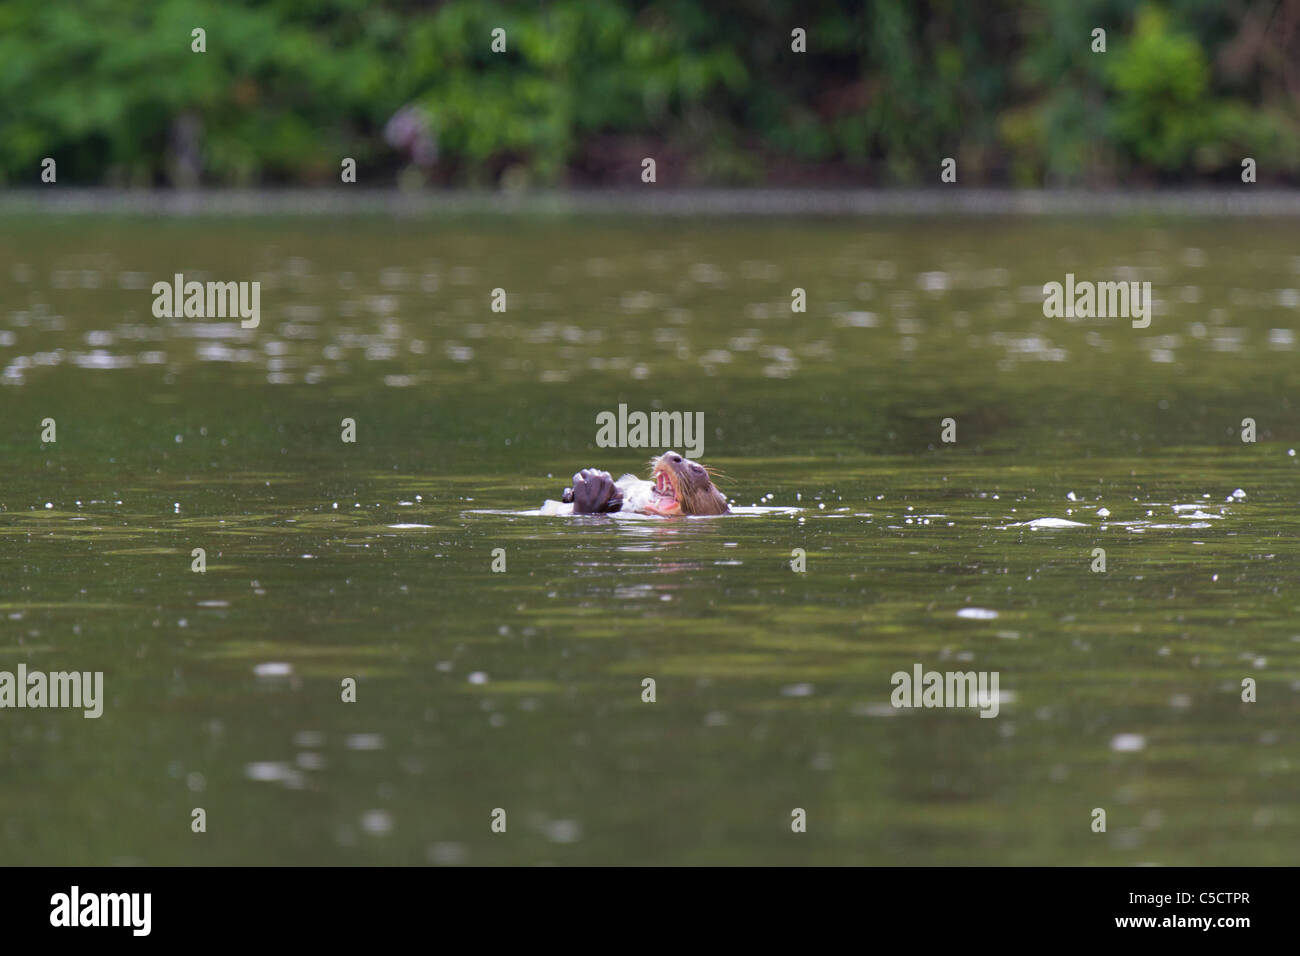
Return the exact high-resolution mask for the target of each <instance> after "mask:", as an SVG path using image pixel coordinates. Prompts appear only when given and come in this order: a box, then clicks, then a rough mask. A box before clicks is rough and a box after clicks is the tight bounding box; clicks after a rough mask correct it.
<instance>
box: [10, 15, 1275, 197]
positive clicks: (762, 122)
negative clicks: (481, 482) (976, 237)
mask: <svg viewBox="0 0 1300 956" xmlns="http://www.w3.org/2000/svg"><path fill="white" fill-rule="evenodd" d="M1297 7H1300V0H1287V2H1285V3H1282V4H1276V3H1241V4H1234V5H1225V4H1220V3H1215V2H1212V0H1171V2H1168V3H1165V4H1163V5H1155V4H1150V3H1137V2H1131V0H1045V2H1042V3H1035V4H1024V3H1009V2H1002V0H988V2H981V3H979V4H969V3H964V2H959V0H929V2H914V0H871V2H865V3H864V2H861V0H840V2H833V0H812V2H795V0H767V2H764V3H752V2H740V0H719V2H709V3H703V2H700V0H551V2H548V3H545V4H539V3H535V2H518V3H499V2H480V0H449V2H443V3H433V4H430V3H424V2H417V0H310V2H307V0H192V2H191V0H185V2H182V0H161V2H147V3H146V2H140V0H77V2H53V3H51V2H47V0H8V2H7V3H5V4H4V5H2V6H0V103H3V106H0V182H4V183H6V184H8V185H18V184H24V185H26V184H35V183H37V182H38V181H39V169H40V163H41V160H42V159H43V158H44V157H47V156H50V157H54V158H55V159H56V161H57V162H58V173H59V180H58V181H59V182H60V183H82V184H110V185H161V184H190V183H194V182H202V183H207V184H212V185H276V184H320V183H327V182H337V181H338V178H339V168H340V165H339V164H340V162H341V160H342V158H343V157H353V158H355V159H356V161H357V164H358V167H359V172H360V175H359V181H360V182H361V183H363V184H366V185H391V184H392V183H393V182H394V181H395V180H398V179H400V178H407V179H410V180H413V181H416V182H419V181H427V182H431V183H439V184H448V185H502V186H506V187H515V186H523V185H527V184H557V183H558V184H564V183H568V184H593V183H599V184H628V185H631V184H635V183H638V182H639V172H640V161H641V158H642V157H644V156H654V157H655V158H656V160H657V163H658V178H659V182H661V183H673V184H697V185H698V184H725V185H759V184H775V183H793V184H800V183H818V184H828V183H839V184H860V185H895V184H909V183H931V182H937V175H938V170H939V164H940V160H941V159H942V158H943V157H946V156H953V157H955V158H956V159H957V160H958V165H959V179H960V181H961V182H962V183H963V184H971V185H974V184H981V183H1004V184H1011V185H1018V186H1037V185H1062V184H1081V185H1083V184H1086V185H1115V184H1119V185H1135V184H1151V183H1156V182H1178V181H1183V182H1186V181H1192V180H1217V181H1223V182H1233V181H1239V176H1240V163H1241V159H1242V158H1243V157H1245V156H1251V157H1253V158H1254V159H1255V160H1256V161H1257V162H1258V164H1259V170H1260V172H1259V176H1260V180H1261V181H1265V182H1267V181H1272V182H1294V181H1296V180H1297V178H1300V122H1298V112H1300V93H1298V92H1297V90H1296V89H1295V88H1294V83H1292V85H1291V86H1290V87H1288V84H1287V80H1286V72H1287V64H1288V63H1290V62H1293V61H1294V59H1295V53H1294V50H1295V46H1296V44H1297V43H1300V15H1297V9H1296V8H1297ZM196 27H201V28H203V29H204V30H205V31H206V52H204V53H194V52H191V31H192V30H193V29H194V28H196ZM1099 27H1100V28H1102V29H1104V30H1105V31H1106V44H1107V49H1106V52H1105V53H1098V52H1094V51H1093V45H1094V42H1093V37H1092V33H1093V30H1094V29H1096V28H1099ZM497 28H500V29H503V30H505V46H506V49H505V51H504V52H493V51H492V49H491V44H492V31H493V30H494V29H497ZM795 28H802V29H804V30H806V31H807V53H796V52H793V51H792V49H791V31H792V30H793V29H795ZM404 107H414V108H415V110H416V111H417V112H412V113H407V114H406V115H407V116H408V117H412V116H420V117H423V119H422V121H421V122H422V123H423V124H424V126H425V127H426V128H427V137H426V139H427V141H428V142H429V143H436V159H434V157H433V154H432V153H431V152H430V151H425V153H424V154H423V155H421V154H419V153H418V151H416V150H414V149H412V148H411V141H398V142H394V141H393V139H394V137H393V136H391V135H390V136H388V137H386V136H385V129H386V126H388V125H389V122H390V120H391V119H392V118H393V117H394V115H395V114H398V113H399V111H401V110H403V108H404ZM391 132H392V131H391V130H390V133H391ZM399 140H400V138H399Z"/></svg>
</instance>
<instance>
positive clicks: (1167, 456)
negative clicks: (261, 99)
mask: <svg viewBox="0 0 1300 956" xmlns="http://www.w3.org/2000/svg"><path fill="white" fill-rule="evenodd" d="M1284 225H1285V224H1278V223H1236V224H1228V225H1224V224H1222V223H1215V224H1212V225H1204V226H1202V225H1198V224H1196V223H1194V222H1180V223H1178V224H1160V223H1147V222H1141V223H1128V224H1119V223H1106V224H1101V223H1098V224H1093V225H1089V226H1087V227H1079V226H1077V225H1075V224H1073V223H1065V222H1059V223H1054V222H1051V221H1039V222H1032V223H1031V222H1026V221H1002V220H988V221H985V222H979V221H964V222H959V223H951V222H945V223H943V224H938V223H920V222H908V221H903V220H898V221H889V222H885V221H855V222H847V221H845V222H836V221H829V220H828V221H822V222H818V223H816V224H803V223H797V222H771V223H764V222H755V221H746V222H744V223H737V224H734V225H729V224H726V223H715V224H711V225H706V224H699V225H688V224H686V223H683V222H663V221H646V222H640V221H637V222H631V221H629V222H624V223H621V224H620V223H614V222H611V221H606V222H604V223H602V224H598V225H580V224H576V223H572V222H567V221H561V220H555V221H532V220H528V221H518V222H506V221H502V222H498V223H495V224H493V223H491V222H489V223H487V224H483V223H476V224H473V225H467V224H464V223H461V224H459V225H456V224H451V225H447V226H441V227H430V226H429V225H428V224H414V223H396V224H395V223H388V222H378V221H367V220H360V219H359V220H351V221H348V222H346V223H335V222H326V221H317V220H285V221H279V222H264V221H259V222H256V223H226V222H222V221H220V220H197V221H193V222H187V223H178V222H171V221H157V222H144V221H140V222H132V221H119V220H108V219H87V220H82V221H69V222H66V223H57V222H55V223H50V222H39V221H31V222H24V221H22V220H14V221H11V222H9V223H8V225H7V227H6V230H5V232H4V233H3V234H2V235H0V252H3V256H2V257H0V258H2V259H3V261H4V262H5V263H6V266H5V267H4V268H3V270H0V395H3V397H4V405H3V408H4V420H5V428H4V429H3V430H0V442H3V449H2V450H3V452H4V456H3V464H0V581H3V583H4V591H3V594H0V624H2V625H3V631H2V632H0V648H3V654H0V670H6V669H7V670H12V669H13V668H14V667H15V666H16V665H17V664H18V663H20V662H23V663H27V664H28V665H30V666H32V667H36V666H38V665H39V666H40V667H42V668H44V669H47V670H54V669H61V668H76V669H79V670H103V671H104V673H105V692H106V697H107V700H106V703H105V710H104V715H103V717H102V718H100V719H99V720H97V721H84V720H81V719H80V718H79V717H77V718H70V717H69V716H68V715H67V714H66V713H61V712H57V711H31V710H29V711H22V712H17V711H6V712H5V713H4V716H3V717H2V718H0V753H3V754H4V758H3V762H0V862H9V863H13V862H36V861H40V862H46V863H115V862H145V863H162V864H182V863H184V864H198V863H236V862H246V863H264V862H282V863H307V864H311V863H411V864H423V863H433V864H437V865H454V864H464V863H470V864H474V863H543V862H561V863H563V862H600V863H609V862H648V863H700V862H715V863H748V862H761V863H797V862H815V863H850V862H858V863H860V862H874V863H898V864H919V863H964V864H969V863H987V862H996V863H1029V862H1040V863H1069V862H1083V863H1109V862H1115V863H1123V864H1137V863H1164V864H1185V863H1207V864H1208V863H1283V862H1288V863H1289V862H1291V860H1290V857H1289V855H1288V853H1289V847H1290V846H1293V845H1294V843H1295V841H1296V839H1297V836H1300V815H1298V814H1297V811H1296V810H1295V808H1294V794H1295V792H1296V790H1297V784H1298V783H1300V780H1298V779H1297V775H1298V774H1300V757H1297V751H1296V747H1295V740H1294V733H1293V728H1294V727H1295V726H1296V719H1297V717H1298V716H1300V626H1297V616H1296V608H1295V601H1294V597H1293V596H1292V591H1293V586H1294V582H1295V581H1296V580H1297V576H1298V572H1300V567H1298V566H1297V557H1296V553H1295V549H1294V548H1293V547H1292V546H1291V542H1293V541H1295V540H1296V538H1297V532H1298V531H1300V522H1298V521H1297V515H1296V504H1297V501H1298V500H1300V495H1297V493H1296V477H1297V472H1296V469H1297V467H1298V463H1297V458H1296V455H1295V451H1294V449H1295V448H1296V447H1297V445H1300V418H1298V417H1297V412H1296V408H1295V404H1294V400H1293V395H1294V394H1295V384H1296V381H1295V370H1294V369H1295V363H1294V357H1295V356H1294V350H1295V329H1296V327H1297V325H1298V324H1300V319H1298V317H1297V310H1300V291H1297V287H1300V259H1298V258H1297V257H1296V256H1295V254H1294V252H1293V249H1292V246H1293V243H1292V242H1291V241H1290V235H1289V232H1288V230H1287V229H1286V228H1284ZM177 272H181V273H184V274H185V275H186V277H187V278H190V277H192V278H194V279H196V280H200V281H203V280H206V279H208V278H220V279H232V280H233V279H237V280H240V281H245V280H254V281H260V282H262V292H261V303H262V322H261V325H260V327H259V328H257V329H242V328H240V325H239V323H238V322H237V321H223V320H220V319H155V318H154V317H153V316H152V314H151V310H150V306H151V303H152V295H151V293H150V287H151V285H152V283H153V282H154V281H158V280H168V279H170V277H171V276H172V275H173V274H174V273H177ZM1067 272H1074V273H1076V274H1079V275H1087V276H1089V277H1092V278H1096V279H1099V280H1106V279H1116V280H1119V279H1123V280H1126V281H1127V280H1131V281H1150V282H1151V283H1152V289H1153V294H1154V299H1155V301H1154V309H1153V313H1154V317H1153V321H1152V324H1151V327H1150V328H1148V329H1133V328H1131V327H1130V326H1129V325H1128V324H1127V323H1126V322H1122V321H1121V322H1112V321H1108V320H1083V319H1076V320H1070V319H1046V318H1044V316H1043V314H1042V309H1041V304H1042V284H1043V283H1045V282H1048V281H1059V280H1060V278H1061V277H1062V276H1064V275H1065V274H1066V273H1067ZM495 288H503V289H505V290H506V294H507V302H508V306H507V309H506V311H505V312H493V311H492V309H491V292H492V290H493V289H495ZM794 288H802V289H804V290H806V292H807V300H808V311H807V312H806V313H793V312H792V311H791V290H792V289H794ZM623 402H626V403H627V404H628V405H629V406H630V407H634V408H647V409H649V408H663V409H683V410H691V411H701V412H703V414H704V417H705V424H706V429H707V432H708V434H707V447H708V453H707V454H706V456H705V460H706V463H707V464H709V465H710V466H714V467H720V468H722V469H723V470H724V471H726V472H727V473H729V474H730V475H731V476H732V478H733V479H734V481H733V482H732V483H731V484H727V485H724V490H725V491H726V493H727V494H728V495H729V496H730V497H731V498H732V499H734V501H735V502H737V507H736V508H735V509H734V514H733V515H730V516H724V517H718V518H707V519H704V518H702V519H661V518H650V517H644V516H634V515H618V516H615V517H612V518H609V517H598V518H593V517H586V518H572V517H570V518H559V517H542V516H540V515H539V514H538V513H537V508H538V506H539V505H540V503H541V502H542V501H544V500H545V499H546V498H548V497H555V496H557V495H558V493H559V490H560V489H561V488H562V487H563V484H564V482H565V479H566V477H567V476H568V475H571V474H572V473H573V471H574V470H576V469H577V468H579V467H584V466H589V465H595V466H599V467H604V468H607V469H610V470H612V471H614V472H615V473H619V472H621V471H624V470H633V471H639V470H641V469H642V468H643V465H644V461H645V458H646V457H647V456H648V455H649V454H650V453H652V452H654V451H657V449H621V450H619V449H598V448H596V447H595V442H594V439H595V432H596V426H595V419H596V415H597V414H598V413H599V412H600V411H602V410H606V409H612V408H617V407H618V405H619V404H620V403H623ZM948 417H952V418H953V419H955V421H956V422H957V442H956V443H955V444H947V443H944V442H943V441H942V440H941V437H940V422H941V420H942V419H944V418H948ZM1247 417H1249V418H1252V419H1253V420H1254V421H1255V422H1257V423H1258V431H1259V441H1258V442H1256V443H1243V442H1242V441H1241V440H1240V437H1239V436H1240V430H1241V428H1242V427H1243V426H1242V420H1243V419H1244V418H1247ZM46 418H52V419H54V420H55V421H56V422H57V428H58V432H57V440H56V441H48V442H43V441H42V440H41V423H42V421H43V420H44V419H46ZM344 418H351V419H353V420H354V421H355V423H356V434H357V441H356V442H355V443H345V442H343V441H342V440H341V437H340V436H341V421H342V419H344ZM196 548H203V549H204V550H205V552H206V570H205V571H204V572H203V573H196V572H195V571H193V570H192V561H193V560H194V558H193V550H194V549H196ZM495 549H502V550H503V552H504V560H505V569H504V570H503V571H494V570H493V561H494V557H493V552H494V550H495ZM1096 549H1102V550H1104V552H1105V570H1104V571H1098V570H1095V569H1094V568H1095V565H1096V561H1097V558H1096ZM796 551H802V553H803V555H804V557H803V566H804V567H805V568H806V570H804V571H803V572H798V571H795V570H793V569H792V568H793V563H792V562H793V556H794V555H795V552H796ZM916 664H921V665H922V666H923V667H925V668H927V669H939V670H963V671H964V670H979V671H984V670H989V671H997V672H998V673H999V674H1000V677H1001V683H1000V692H999V703H1000V712H999V715H998V717H997V718H996V719H991V720H981V719H978V718H977V717H976V715H975V714H974V713H973V712H969V711H960V710H943V709H933V710H926V709H907V710H897V709H895V708H893V707H892V706H891V705H890V691H891V684H890V675H891V674H892V673H894V672H895V671H898V670H910V669H911V668H912V667H913V666H914V665H916ZM348 678H350V679H352V680H354V681H355V685H356V699H355V703H345V702H344V701H343V700H342V682H343V681H344V680H345V679H348ZM647 678H650V679H653V681H654V683H655V698H654V701H653V703H651V702H647V701H646V700H645V699H643V694H644V687H645V685H644V683H643V682H644V681H645V680H646V679H647ZM1246 678H1250V679H1252V680H1253V681H1255V683H1256V685H1257V699H1256V701H1255V702H1254V703H1245V702H1243V701H1242V686H1243V680H1244V679H1246ZM884 718H888V719H884ZM198 806H202V807H204V808H205V809H206V810H207V812H208V819H209V832H208V833H207V834H203V835H199V834H193V833H191V831H190V829H189V824H190V813H191V810H192V809H193V808H195V807H198ZM795 807H802V808H805V809H806V810H807V811H808V818H809V828H808V832H807V833H806V834H802V835H800V837H799V838H798V839H797V840H791V838H790V832H789V820H790V812H791V809H792V808H795ZM1095 807H1104V808H1106V809H1107V813H1108V818H1109V821H1110V832H1108V833H1105V834H1096V833H1093V832H1092V831H1091V829H1090V826H1089V824H1090V822H1091V811H1092V809H1093V808H1095ZM497 808H501V809H503V810H505V811H506V813H507V815H508V820H509V823H508V828H507V831H506V833H505V834H496V833H493V832H492V830H491V822H492V814H493V811H494V810H495V809H497Z"/></svg>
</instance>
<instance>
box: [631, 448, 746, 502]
mask: <svg viewBox="0 0 1300 956" xmlns="http://www.w3.org/2000/svg"><path fill="white" fill-rule="evenodd" d="M650 465H651V472H650V480H651V481H653V482H654V483H655V493H654V500H653V501H652V502H651V504H650V505H649V506H648V507H647V509H646V510H647V511H651V512H653V513H654V514H659V515H724V514H727V513H728V512H729V511H730V510H731V509H730V508H728V507H727V498H726V496H725V495H723V493H722V492H720V491H719V490H718V489H717V488H716V487H714V484H713V481H712V479H711V478H710V477H709V471H708V469H707V468H705V467H704V466H703V465H701V464H700V463H699V462H696V461H691V460H690V459H689V458H683V457H682V456H681V455H679V454H677V452H675V451H666V452H664V453H663V454H662V455H660V456H659V457H658V458H653V459H651V461H650Z"/></svg>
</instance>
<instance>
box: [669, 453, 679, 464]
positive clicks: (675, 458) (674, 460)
mask: <svg viewBox="0 0 1300 956" xmlns="http://www.w3.org/2000/svg"><path fill="white" fill-rule="evenodd" d="M668 460H669V461H671V462H672V463H673V464H674V465H680V464H681V463H682V456H681V455H672V456H671V457H670V458H669V459H668Z"/></svg>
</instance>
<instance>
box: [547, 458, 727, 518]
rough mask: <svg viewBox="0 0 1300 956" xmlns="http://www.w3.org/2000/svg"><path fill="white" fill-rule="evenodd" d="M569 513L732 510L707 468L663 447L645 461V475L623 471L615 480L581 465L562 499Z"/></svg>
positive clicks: (715, 512) (665, 513) (667, 513)
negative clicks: (644, 477)
mask: <svg viewBox="0 0 1300 956" xmlns="http://www.w3.org/2000/svg"><path fill="white" fill-rule="evenodd" d="M562 500H563V501H564V502H565V503H572V504H573V513H574V514H606V513H609V512H613V511H635V512H638V513H639V514H651V515H663V516H665V517H667V516H671V515H721V514H727V513H728V512H729V511H730V510H731V509H730V508H728V507H727V498H726V496H725V495H724V494H723V493H722V492H720V491H719V490H718V489H717V486H715V485H714V484H713V479H712V477H711V476H710V474H709V470H708V469H707V468H705V467H704V466H703V465H701V464H700V463H699V462H697V461H691V460H690V459H689V458H684V457H683V456H681V455H679V454H677V452H675V451H666V452H664V453H663V454H662V455H660V456H659V457H657V458H652V459H651V460H650V480H649V481H643V480H641V479H639V478H637V477H636V476H634V475H624V476H623V477H622V478H620V479H618V481H614V479H613V478H611V477H610V475H609V473H608V472H605V471H600V470H599V469H596V468H586V469H583V470H582V471H580V472H578V473H577V474H575V475H574V476H573V487H572V488H566V489H565V490H564V497H563V499H562Z"/></svg>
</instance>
